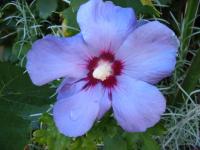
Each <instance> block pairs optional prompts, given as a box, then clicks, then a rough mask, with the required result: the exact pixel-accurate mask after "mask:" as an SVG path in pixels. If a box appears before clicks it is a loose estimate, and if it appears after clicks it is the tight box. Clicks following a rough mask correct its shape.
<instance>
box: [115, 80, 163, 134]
mask: <svg viewBox="0 0 200 150" xmlns="http://www.w3.org/2000/svg"><path fill="white" fill-rule="evenodd" d="M118 81H119V82H118V86H117V88H116V90H115V91H114V92H113V100H112V106H113V110H114V117H115V118H116V119H117V121H118V123H119V124H120V125H121V126H122V128H123V129H124V130H126V131H129V132H143V131H145V130H146V129H147V128H149V127H152V126H154V125H155V124H156V123H157V122H158V121H159V120H160V116H161V114H162V113H163V112H164V111H165V107H166V102H165V98H164V97H163V95H162V94H161V93H160V92H159V90H158V89H157V88H156V87H154V86H152V85H150V84H148V83H145V82H143V81H139V80H135V79H133V78H131V77H128V76H121V77H119V78H118Z"/></svg>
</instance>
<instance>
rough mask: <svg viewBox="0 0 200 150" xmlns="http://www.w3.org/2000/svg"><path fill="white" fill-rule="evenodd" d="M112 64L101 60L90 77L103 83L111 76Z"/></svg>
mask: <svg viewBox="0 0 200 150" xmlns="http://www.w3.org/2000/svg"><path fill="white" fill-rule="evenodd" d="M112 72H113V71H112V64H111V63H110V62H108V61H104V60H101V61H99V63H98V66H97V67H96V68H95V69H94V71H93V73H92V75H93V77H94V78H96V79H99V80H101V81H104V80H106V79H107V77H109V76H110V75H112Z"/></svg>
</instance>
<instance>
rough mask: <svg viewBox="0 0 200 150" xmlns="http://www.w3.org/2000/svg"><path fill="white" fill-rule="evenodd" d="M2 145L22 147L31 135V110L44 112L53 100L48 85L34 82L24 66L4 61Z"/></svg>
mask: <svg viewBox="0 0 200 150" xmlns="http://www.w3.org/2000/svg"><path fill="white" fill-rule="evenodd" d="M0 70H1V74H0V117H1V124H0V129H1V130H2V131H1V132H0V133H1V134H0V145H1V148H2V147H4V149H5V150H7V149H8V150H11V149H15V150H18V149H19V150H21V149H23V147H24V146H25V144H26V143H27V142H28V140H29V139H30V136H31V130H30V129H31V128H30V127H31V126H30V124H31V120H32V119H33V118H31V117H30V115H31V114H33V113H34V114H35V113H41V112H44V111H45V110H47V109H48V108H49V104H51V103H52V102H53V100H49V96H51V95H52V94H53V92H54V90H53V89H49V88H48V86H43V87H37V86H35V85H33V84H32V82H31V81H30V79H29V76H28V74H27V73H24V69H21V68H20V67H17V66H15V65H14V64H9V63H0Z"/></svg>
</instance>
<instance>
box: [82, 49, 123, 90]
mask: <svg viewBox="0 0 200 150" xmlns="http://www.w3.org/2000/svg"><path fill="white" fill-rule="evenodd" d="M123 67H124V64H123V62H122V61H121V60H116V59H115V55H114V54H113V53H112V52H110V51H103V52H101V54H100V55H99V56H98V57H92V58H90V59H88V60H87V70H88V74H87V77H86V78H85V79H84V80H86V81H87V84H86V85H85V87H84V88H88V87H92V86H95V85H96V84H98V83H101V84H102V85H103V86H104V87H105V88H109V89H111V88H113V87H115V86H116V85H117V78H116V76H119V75H121V73H122V69H123Z"/></svg>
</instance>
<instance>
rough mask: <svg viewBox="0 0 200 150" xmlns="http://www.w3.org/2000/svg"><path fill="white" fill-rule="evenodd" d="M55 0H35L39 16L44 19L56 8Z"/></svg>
mask: <svg viewBox="0 0 200 150" xmlns="http://www.w3.org/2000/svg"><path fill="white" fill-rule="evenodd" d="M57 5H58V2H57V0H37V7H38V9H39V13H40V17H41V18H44V19H46V18H47V17H48V16H50V15H51V13H52V12H53V11H55V10H56V9H57Z"/></svg>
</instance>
